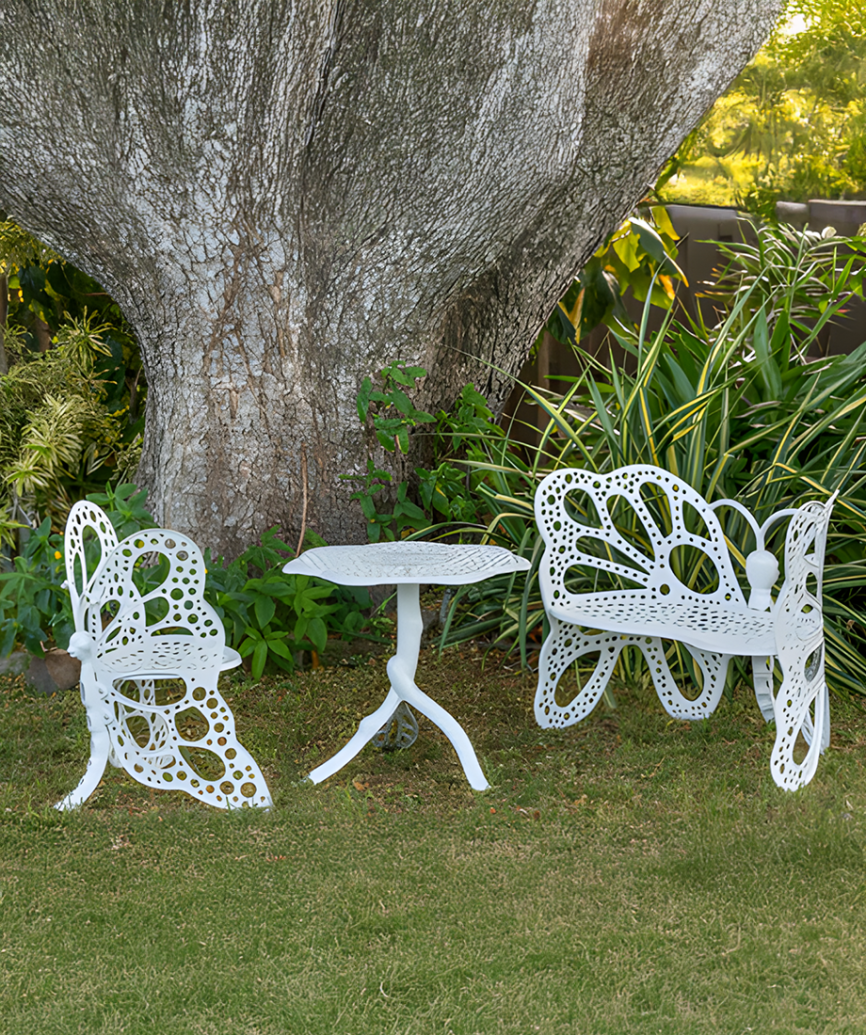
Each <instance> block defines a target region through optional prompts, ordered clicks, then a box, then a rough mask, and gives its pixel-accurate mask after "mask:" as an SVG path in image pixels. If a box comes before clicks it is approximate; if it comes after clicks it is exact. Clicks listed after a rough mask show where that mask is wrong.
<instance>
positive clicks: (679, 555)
mask: <svg viewBox="0 0 866 1035" xmlns="http://www.w3.org/2000/svg"><path fill="white" fill-rule="evenodd" d="M835 498H836V497H835V495H834V496H833V497H832V498H831V499H830V500H829V501H828V502H827V503H819V502H812V503H806V504H804V505H803V506H802V507H799V508H798V509H796V510H780V511H778V512H777V513H775V514H773V515H772V516H771V517H770V518H768V519H767V520H766V521H765V522H764V523H763V525H760V526H759V525H758V523H757V521H756V520H755V518H754V516H753V515H752V514H750V513H749V511H748V510H746V508H745V507H743V506H742V505H741V504H739V503H737V502H736V501H734V500H719V501H717V502H716V503H713V504H708V503H707V502H706V500H704V499H703V497H702V496H701V495H700V494H699V493H698V492H696V491H695V490H694V489H692V488H691V487H690V486H689V485H688V484H686V482H684V481H683V480H682V479H680V478H676V477H674V476H673V475H671V474H669V473H668V472H666V471H664V470H662V469H660V468H657V467H651V466H646V465H638V464H635V465H631V466H628V467H621V468H619V469H618V470H615V471H613V472H611V473H610V474H594V473H593V472H591V471H586V470H580V469H563V470H560V471H556V472H554V473H553V474H550V475H548V476H547V477H546V478H545V479H544V480H543V481H542V482H541V483H540V484H539V486H538V489H537V491H536V495H535V517H536V521H537V522H538V527H539V530H540V532H541V535H542V538H543V540H544V543H545V550H544V554H543V556H542V559H541V562H540V566H539V580H540V585H541V596H542V600H543V602H544V607H545V611H546V612H547V616H548V619H549V622H550V634H549V635H548V637H547V638H546V640H545V642H544V645H543V647H542V650H541V655H540V658H539V667H538V689H537V693H536V697H535V717H536V720H537V722H538V723H539V725H540V726H543V727H551V726H555V727H564V726H570V725H572V724H573V723H575V722H578V721H579V720H580V719H582V718H584V717H585V716H586V715H587V714H588V713H589V712H590V711H591V710H592V709H593V708H594V707H595V705H596V703H597V702H598V699H599V697H600V696H601V695H602V693H603V691H604V689H605V687H606V686H607V683H608V681H609V679H610V677H611V675H612V673H613V670H614V666H615V665H616V662H617V660H618V658H619V656H620V654H621V653H622V651H623V649H624V648H626V647H629V646H632V647H636V648H638V650H640V651H641V652H642V653H643V655H644V657H645V659H646V661H647V665H648V667H649V670H650V673H651V676H652V679H653V683H654V685H655V689H656V692H657V693H658V695H659V698H660V699H661V702H662V704H663V705H664V707H665V710H666V711H667V712H668V714H669V715H671V716H673V717H674V718H678V719H686V720H694V719H703V718H706V717H707V716H708V715H710V714H711V713H712V712H713V711H714V710H715V708H716V706H717V705H718V703H719V699H720V697H721V694H722V690H723V689H724V685H725V679H726V675H727V670H728V664H729V662H730V659H731V657H733V656H735V655H740V656H746V657H748V656H751V658H752V671H753V674H754V682H755V693H756V696H757V700H758V705H759V707H760V709H761V712H762V714H763V716H764V718H765V719H766V720H767V721H769V720H771V719H775V721H776V740H775V744H774V746H773V750H772V754H771V758H770V771H771V773H772V776H773V779H774V780H775V781H776V783H777V784H778V785H779V786H780V787H782V788H784V789H786V790H795V789H796V788H797V787H800V786H802V785H803V784H806V783H808V782H809V781H810V780H811V779H812V777H813V775H814V773H815V769H816V767H817V765H818V758H819V755H820V753H821V752H823V750H824V748H825V747H826V746H827V745H828V744H829V742H830V708H829V697H828V692H827V684H826V681H825V678H824V629H823V613H822V607H821V586H822V575H823V568H824V552H825V548H826V542H827V530H828V527H829V523H830V513H831V510H832V508H833V503H834V502H835ZM726 507H727V508H732V509H733V510H734V511H736V512H738V513H739V514H740V515H742V517H743V518H744V519H745V521H746V523H747V525H748V527H749V528H750V529H751V531H752V533H753V534H754V538H755V544H756V545H755V549H754V550H753V551H752V552H751V553H750V554H749V555H748V557H747V558H746V561H745V570H746V577H747V581H748V584H749V587H750V595H749V599H748V601H747V600H746V598H745V596H744V594H743V591H742V589H741V587H740V584H739V581H738V580H737V577H736V574H735V572H734V566H733V563H732V556H731V551H730V549H729V548H728V545H727V543H726V541H725V536H724V533H723V531H722V526H721V524H720V522H719V518H718V516H717V514H716V511H717V510H720V509H722V508H726ZM783 518H789V519H790V523H789V525H788V529H787V533H786V538H785V551H784V559H785V580H784V583H783V585H782V587H781V589H780V590H779V592H778V594H777V595H776V597H775V599H773V595H772V590H773V587H774V585H775V584H776V582H777V580H778V578H779V564H778V561H777V560H776V557H775V556H774V555H773V554H772V553H770V552H769V551H768V550H766V549H765V539H766V536H767V533H768V531H769V529H770V528H771V526H773V525H774V524H775V523H776V522H777V521H780V520H782V519H783ZM593 572H594V574H593ZM592 579H595V580H596V588H593V586H592V584H591V580H592ZM599 580H603V581H606V582H608V583H610V584H611V585H610V587H609V588H605V589H603V590H601V591H600V590H599V589H598V588H597V584H598V581H599ZM588 582H590V584H589V585H587V583H588ZM618 586H624V587H627V588H617V587H618ZM578 588H579V589H581V590H582V589H584V588H587V589H588V590H589V591H588V592H582V591H581V592H578V591H577V589H578ZM663 640H675V641H678V642H679V643H681V644H682V645H683V646H684V648H685V650H686V651H688V653H689V654H690V655H691V658H692V659H693V662H694V665H695V667H696V670H699V671H700V676H701V680H700V684H701V685H700V687H699V688H697V692H696V694H695V696H686V695H685V694H683V693H682V691H681V690H680V688H679V687H678V685H677V683H676V681H675V680H674V678H673V676H672V674H671V670H670V666H669V664H668V661H667V658H666V656H665V648H664V645H663ZM594 655H597V658H598V660H597V661H596V663H595V665H594V667H593V669H592V671H591V673H590V674H589V675H588V677H586V678H585V681H584V682H583V684H582V685H580V679H579V680H578V684H579V685H578V690H577V692H576V693H572V692H568V691H564V688H562V687H560V686H559V683H560V679H561V678H562V676H563V675H564V674H565V673H566V671H567V670H568V669H569V668H570V667H571V666H572V665H574V664H575V662H579V661H580V660H581V659H587V656H594ZM774 659H777V660H778V663H779V667H780V669H781V673H782V679H781V686H780V687H779V690H778V692H775V691H774V686H775V682H774ZM587 660H588V659H587ZM576 667H578V668H579V666H576ZM588 667H589V665H587V668H588ZM800 733H802V734H803V738H804V740H805V742H806V744H807V745H808V750H807V751H806V752H805V755H804V757H802V758H801V759H800V760H799V761H795V759H794V755H795V747H796V745H797V738H798V734H800Z"/></svg>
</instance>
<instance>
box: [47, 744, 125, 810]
mask: <svg viewBox="0 0 866 1035" xmlns="http://www.w3.org/2000/svg"><path fill="white" fill-rule="evenodd" d="M110 749H111V738H110V736H109V733H108V729H107V728H106V727H105V726H97V727H95V728H94V729H91V731H90V758H89V759H88V762H87V769H86V770H85V772H84V776H82V777H81V780H80V781H79V784H78V786H77V787H76V788H75V790H74V791H70V792H69V794H67V795H66V797H65V798H64V799H63V800H62V801H58V802H57V804H56V805H55V806H54V808H55V809H57V810H58V811H60V812H66V811H68V810H69V809H77V808H78V807H79V806H80V805H83V804H84V803H85V802H86V801H87V799H88V798H89V797H90V795H91V794H93V792H94V791H95V790H96V788H97V786H98V784H99V781H100V780H101V779H102V774H103V773H104V772H105V766H106V763H107V762H108V752H109V751H110Z"/></svg>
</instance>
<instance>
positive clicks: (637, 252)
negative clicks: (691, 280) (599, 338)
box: [545, 198, 687, 345]
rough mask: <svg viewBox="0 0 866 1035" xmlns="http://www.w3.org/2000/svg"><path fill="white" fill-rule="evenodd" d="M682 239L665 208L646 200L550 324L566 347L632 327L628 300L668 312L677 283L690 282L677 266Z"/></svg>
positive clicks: (601, 250)
mask: <svg viewBox="0 0 866 1035" xmlns="http://www.w3.org/2000/svg"><path fill="white" fill-rule="evenodd" d="M678 240H679V235H678V234H677V232H676V230H675V229H674V226H673V223H671V220H670V217H669V216H668V214H667V210H666V209H665V208H664V206H663V205H659V204H656V203H653V201H652V199H650V198H644V199H643V200H642V201H641V202H639V204H638V205H637V207H636V208H635V211H634V212H633V214H632V215H631V216H630V217H629V218H628V219H626V220H625V221H624V222H623V223H622V224H621V225H620V226H619V227H618V228H617V229H616V230H615V231H614V232H613V233H611V234H609V235H608V237H607V238H606V240H605V242H604V244H603V245H602V246H601V247H600V248H599V249H598V250H597V251H596V252H595V254H594V255H593V256H592V257H591V258H590V260H589V262H587V264H586V265H585V266H584V268H583V269H582V270H581V272H580V274H579V275H578V276H577V277H576V279H575V280H574V281H573V282H572V284H571V286H570V287H569V289H568V291H567V292H566V293H565V295H564V297H563V298H562V299H561V300H560V302H559V305H558V306H557V308H556V309H554V311H553V313H552V314H551V316H550V319H549V320H548V321H547V323H546V324H545V329H546V330H547V331H549V332H550V333H551V334H552V335H553V337H554V338H556V340H557V341H559V342H560V343H561V344H563V345H567V344H576V343H577V342H579V341H580V340H581V339H582V338H585V337H586V336H587V335H588V334H589V333H590V331H592V330H593V329H594V328H596V327H597V326H598V325H599V324H605V325H606V326H608V327H611V328H614V329H624V328H628V327H629V326H630V325H631V319H630V317H629V315H628V312H627V310H626V307H625V301H624V298H625V295H626V292H628V291H630V292H631V295H632V297H633V298H634V299H635V300H636V301H638V302H643V301H645V300H646V299H647V298H649V300H650V302H651V303H652V305H655V306H658V307H659V308H660V309H663V310H668V309H670V308H671V306H672V305H673V303H674V300H675V299H676V289H675V285H674V281H675V280H680V281H682V282H684V283H687V282H686V277H685V274H684V273H683V271H682V270H681V269H680V267H679V266H678V265H677V263H676V258H677V246H676V242H677V241H678Z"/></svg>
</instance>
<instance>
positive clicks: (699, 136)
mask: <svg viewBox="0 0 866 1035" xmlns="http://www.w3.org/2000/svg"><path fill="white" fill-rule="evenodd" d="M786 10H787V15H786V17H784V18H782V19H781V20H780V22H779V25H778V27H777V29H776V31H775V32H774V34H773V36H772V37H771V38H770V40H769V41H768V42H767V44H766V45H765V46H764V48H763V49H762V50H761V51H760V52H759V53H758V55H757V57H756V58H755V60H754V61H753V62H752V63H751V64H750V65H749V66H748V67H747V68H746V69H745V70H744V71H743V72H742V73H741V74H740V75H739V76H738V77H737V79H736V80H735V81H734V83H733V84H732V86H731V87H730V88H729V90H728V91H727V93H725V94H724V95H723V96H722V97H720V98H719V100H718V101H717V102H716V103H715V105H714V106H713V107H712V108H711V109H710V111H709V112H708V114H707V115H706V117H705V118H704V120H703V121H702V123H701V124H700V125H699V126H698V128H697V129H696V130H695V131H694V132H693V133H692V134H691V135H690V136H689V137H688V138H687V139H686V141H685V142H684V143H683V145H682V146H681V147H680V149H679V150H678V152H677V154H676V155H675V156H674V158H673V159H672V160H671V162H670V163H669V165H668V167H667V169H666V171H665V173H664V175H663V177H662V180H661V181H660V184H659V186H660V188H661V191H662V195H663V198H664V200H665V201H668V202H681V203H685V204H714V205H736V206H738V207H740V208H743V209H746V210H747V211H753V212H754V211H758V212H760V213H761V214H762V215H764V216H766V217H772V216H773V209H774V205H775V202H776V201H777V200H780V199H782V200H789V201H800V202H803V201H807V200H808V199H809V198H866V143H864V141H866V12H864V8H863V5H862V4H861V3H859V0H789V3H788V5H787V9H786Z"/></svg>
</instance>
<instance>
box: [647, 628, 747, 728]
mask: <svg viewBox="0 0 866 1035" xmlns="http://www.w3.org/2000/svg"><path fill="white" fill-rule="evenodd" d="M635 640H636V643H637V646H638V647H640V649H641V651H642V652H643V656H644V657H645V658H646V660H647V664H648V665H649V670H650V674H651V675H652V679H653V685H654V686H655V688H656V693H657V694H658V695H659V700H660V701H661V703H662V705H663V706H664V709H665V711H666V712H667V713H668V715H670V716H672V717H673V718H674V719H684V720H685V721H687V722H694V721H695V720H696V719H706V718H707V716H709V715H712V714H713V712H714V711H715V710H716V708H717V707H718V704H719V700H720V699H721V696H722V691H723V690H724V689H725V678H726V676H727V674H728V664H729V663H730V660H731V655H730V654H716V653H713V652H711V651H706V650H699V649H698V648H697V647H691V646H689V645H688V644H683V646H684V647H685V649H686V650H687V651H688V652H689V654H691V656H692V658H693V659H694V660H695V662H696V663H697V665H698V667H699V668H700V670H701V674H702V675H703V687H702V689H701V692H700V694H699V695H698V696H697V697H695V698H693V699H690V698H688V697H686V696H685V695H684V694H683V693H682V691H681V690H680V688H679V687H678V686H677V683H676V680H675V679H674V677H673V675H672V674H671V670H670V666H669V665H668V662H667V658H666V657H665V651H664V644H663V641H662V640H660V639H656V638H654V637H647V636H643V637H636V638H635Z"/></svg>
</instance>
